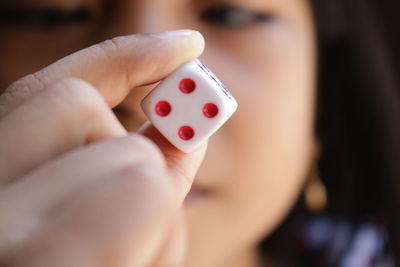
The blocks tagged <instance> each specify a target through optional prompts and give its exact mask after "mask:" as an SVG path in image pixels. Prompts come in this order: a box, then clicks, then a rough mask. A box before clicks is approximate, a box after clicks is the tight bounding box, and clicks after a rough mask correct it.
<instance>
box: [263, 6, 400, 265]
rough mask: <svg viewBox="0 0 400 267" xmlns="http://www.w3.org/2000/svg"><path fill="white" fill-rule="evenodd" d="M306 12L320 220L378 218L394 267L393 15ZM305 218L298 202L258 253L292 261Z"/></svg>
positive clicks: (398, 100) (399, 193)
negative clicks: (312, 51) (314, 71)
mask: <svg viewBox="0 0 400 267" xmlns="http://www.w3.org/2000/svg"><path fill="white" fill-rule="evenodd" d="M376 2H378V1H376ZM311 5H312V9H313V11H314V18H315V25H316V32H317V40H318V72H319V73H318V86H317V87H318V93H317V94H318V100H317V119H316V123H315V129H316V135H317V137H318V138H319V140H320V142H321V146H322V154H321V158H320V160H319V162H318V166H319V175H320V177H321V180H322V181H323V183H324V184H325V186H326V189H327V195H328V198H329V199H328V206H327V208H326V210H325V214H327V215H329V216H330V217H333V218H340V219H341V220H346V221H348V222H350V223H354V224H357V223H362V222H363V221H365V220H368V219H369V218H371V217H374V218H379V219H380V220H381V222H382V223H383V224H384V225H385V227H386V228H387V229H388V249H389V250H390V251H391V254H392V255H393V258H394V259H395V262H400V91H399V90H398V84H399V83H398V80H397V77H398V75H397V74H398V73H396V70H397V71H398V70H399V69H398V68H396V67H398V64H399V63H400V59H399V49H397V50H396V48H398V47H400V46H399V45H398V44H399V42H398V41H399V40H398V39H395V38H396V35H395V34H394V27H390V25H396V24H395V23H394V19H395V16H397V14H396V12H394V10H396V9H395V8H394V7H393V5H390V3H386V1H380V2H378V3H372V2H369V1H365V0H364V1H363V0H311ZM397 10H398V9H397ZM391 15H392V16H393V17H390V16H391ZM392 23H393V24H392ZM397 25H398V24H397ZM396 44H397V45H396ZM306 213H307V212H306V210H305V208H304V205H303V204H302V200H301V198H299V201H298V203H297V204H296V206H295V208H294V210H293V212H292V213H291V214H290V215H289V216H288V217H287V219H286V221H285V222H284V223H283V224H282V225H281V226H280V227H279V228H278V229H277V230H276V231H275V232H274V233H273V234H272V235H271V236H270V237H269V238H268V239H267V240H265V241H264V243H263V244H262V248H263V249H266V250H268V251H273V252H272V254H273V255H275V256H276V255H282V256H283V257H286V258H288V257H290V256H288V255H292V257H295V256H293V255H297V256H299V255H300V254H299V253H298V252H296V251H294V250H295V249H294V248H293V246H291V244H292V243H294V237H293V236H292V235H291V234H292V233H293V231H292V230H293V224H294V223H296V222H298V220H297V218H299V216H302V215H304V214H306ZM289 228H290V230H288V229H289ZM291 250H292V251H291ZM319 256H321V255H319ZM306 258H307V257H306V256H304V255H300V256H299V258H297V259H294V260H295V261H298V262H301V261H302V259H306ZM319 264H321V261H319ZM324 264H325V263H324ZM296 265H300V266H303V265H302V264H296ZM304 266H312V265H311V264H310V261H307V263H306V264H305V265H304ZM319 266H328V264H326V265H319ZM329 266H334V264H333V265H329Z"/></svg>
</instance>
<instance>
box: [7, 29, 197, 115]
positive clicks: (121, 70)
mask: <svg viewBox="0 0 400 267" xmlns="http://www.w3.org/2000/svg"><path fill="white" fill-rule="evenodd" d="M203 49H204V39H203V37H202V35H201V34H200V33H199V32H197V31H192V30H179V31H172V32H166V33H162V34H158V35H156V34H136V35H129V36H122V37H116V38H113V39H111V40H107V41H104V42H102V43H99V44H96V45H93V46H91V47H89V48H86V49H83V50H80V51H78V52H76V53H74V54H71V55H69V56H67V57H64V58H62V59H60V60H59V61H56V62H55V63H53V64H51V65H49V66H48V67H46V68H44V69H42V70H40V71H38V72H36V73H33V74H30V75H27V76H25V77H23V78H21V79H20V80H18V81H16V82H15V83H13V84H11V85H10V86H9V87H8V88H7V89H6V90H5V92H4V93H3V94H2V95H1V96H0V117H1V116H3V115H4V114H5V113H7V112H8V111H9V110H11V109H12V108H13V107H15V106H17V105H19V104H20V103H22V102H23V101H24V100H25V99H27V98H29V97H31V96H32V95H33V94H35V93H36V92H38V91H40V90H42V89H44V88H46V87H48V86H49V85H50V84H52V83H54V82H56V81H58V80H60V79H63V78H69V77H76V78H80V79H83V80H85V81H87V82H89V83H91V84H92V85H94V86H95V87H96V88H98V90H99V91H100V94H101V95H102V96H103V97H104V98H105V100H106V101H107V103H109V105H110V106H115V105H117V104H119V103H120V102H121V101H122V100H123V99H124V98H125V96H126V95H127V94H128V93H129V91H130V89H131V88H134V87H137V86H140V85H145V84H151V83H154V82H157V81H159V80H161V79H162V78H164V77H165V76H167V75H168V74H169V73H171V72H172V71H174V70H175V69H177V68H178V67H179V66H180V65H182V64H183V63H185V62H187V61H189V60H190V59H193V58H195V57H198V56H199V55H200V54H201V53H202V51H203Z"/></svg>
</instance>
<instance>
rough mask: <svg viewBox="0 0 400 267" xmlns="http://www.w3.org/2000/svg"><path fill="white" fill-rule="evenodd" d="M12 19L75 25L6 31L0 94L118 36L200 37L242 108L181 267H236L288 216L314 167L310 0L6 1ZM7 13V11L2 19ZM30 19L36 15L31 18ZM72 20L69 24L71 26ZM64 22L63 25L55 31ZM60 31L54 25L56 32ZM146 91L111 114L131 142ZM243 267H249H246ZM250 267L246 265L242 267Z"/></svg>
mask: <svg viewBox="0 0 400 267" xmlns="http://www.w3.org/2000/svg"><path fill="white" fill-rule="evenodd" d="M2 2H3V3H2V4H1V5H3V6H5V7H7V8H9V7H10V8H11V7H12V8H17V9H18V10H21V8H26V9H25V10H30V11H27V12H28V13H29V12H37V11H32V10H33V9H29V8H33V7H34V8H37V9H35V10H41V8H47V7H55V8H57V9H61V10H62V11H65V12H69V13H71V12H72V13H73V11H71V10H74V9H75V8H77V7H83V11H82V12H81V15H80V16H75V17H78V18H80V19H72V20H62V19H58V23H57V25H56V26H49V25H47V24H46V22H45V21H44V22H43V23H34V22H30V21H29V20H26V19H24V16H27V15H24V14H23V15H22V19H20V20H18V21H19V25H5V24H1V25H0V34H1V36H2V37H3V38H2V42H1V50H0V58H1V59H2V60H1V61H0V86H1V88H3V89H4V88H5V87H6V86H7V85H8V84H9V83H11V82H12V81H13V80H16V79H18V78H19V77H20V76H22V75H25V74H27V73H30V72H33V71H35V70H38V69H39V68H42V67H44V66H45V65H47V64H49V63H51V62H52V61H55V60H56V59H58V58H60V57H63V56H65V55H67V54H69V53H71V52H73V51H76V50H78V49H81V48H84V47H86V46H89V45H90V44H93V43H95V42H98V41H101V40H103V39H107V38H110V37H113V36H116V35H127V34H132V33H138V32H160V31H164V30H171V29H178V28H191V29H197V30H199V31H200V32H202V33H203V35H204V37H205V39H206V50H205V52H204V54H203V55H202V57H201V59H202V61H203V62H204V63H205V64H206V65H208V67H210V69H212V70H213V71H214V72H215V74H216V75H217V76H218V77H219V78H220V79H221V80H222V81H223V82H224V83H225V84H226V86H227V88H229V89H230V91H231V92H232V94H233V95H234V96H235V98H236V99H237V101H238V103H239V108H238V110H237V112H236V113H235V115H234V116H233V117H232V118H231V119H230V120H229V121H228V122H227V123H226V124H225V125H224V126H223V127H222V128H221V129H220V130H219V131H218V132H217V133H216V134H215V135H214V136H213V137H212V138H211V139H210V140H209V147H208V152H207V155H206V158H205V160H204V163H203V165H202V167H201V169H200V171H199V173H198V177H197V178H196V179H195V184H194V187H193V190H192V191H191V192H190V193H189V195H188V197H187V199H186V202H185V209H186V215H187V217H188V229H189V251H188V264H187V265H186V266H218V265H220V266H235V264H240V262H245V261H246V260H247V259H251V255H252V253H253V252H254V248H255V247H256V244H257V242H258V241H259V240H260V239H262V238H263V237H264V236H266V235H267V234H268V233H269V232H271V231H272V230H273V229H274V227H276V225H277V224H279V222H280V221H281V220H282V219H283V217H284V216H285V215H286V214H287V213H288V211H289V209H290V207H291V205H292V204H293V202H294V201H295V199H296V197H297V195H298V193H299V191H300V190H301V187H302V184H303V181H304V178H305V177H306V175H307V171H308V167H309V165H310V162H311V160H312V158H313V157H314V153H313V152H314V147H315V145H314V144H315V141H314V136H313V119H314V117H313V116H314V100H315V91H314V78H315V77H314V76H315V69H314V68H315V46H314V45H315V44H314V31H313V24H312V17H311V14H310V7H309V4H308V2H307V1H306V0H168V1H166V0H118V1H100V0H3V1H2ZM1 5H0V7H1ZM28 15H29V14H28ZM71 17H72V16H71ZM56 21H57V19H56ZM53 24H54V20H53ZM150 89H151V86H148V87H143V88H138V89H135V90H133V91H132V93H131V94H130V95H129V96H128V98H126V100H125V101H124V102H123V103H122V104H121V105H120V106H119V107H117V108H116V109H115V111H116V113H117V115H118V117H119V118H120V120H121V121H122V122H123V123H124V125H125V126H126V127H127V128H128V129H129V130H131V131H134V130H135V129H137V128H138V127H139V126H140V125H141V124H142V123H143V122H144V121H145V117H144V115H143V113H142V111H141V110H140V108H139V102H140V100H141V98H142V97H143V96H144V95H145V94H146V93H147V92H148V91H149V90H150ZM245 265H246V264H245ZM247 266H249V265H247Z"/></svg>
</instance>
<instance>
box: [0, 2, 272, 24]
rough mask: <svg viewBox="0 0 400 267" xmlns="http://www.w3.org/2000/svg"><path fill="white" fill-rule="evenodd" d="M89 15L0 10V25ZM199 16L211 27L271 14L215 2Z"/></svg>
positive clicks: (70, 20) (81, 10) (84, 11)
mask: <svg viewBox="0 0 400 267" xmlns="http://www.w3.org/2000/svg"><path fill="white" fill-rule="evenodd" d="M91 18H92V12H91V10H90V8H87V7H78V8H75V9H72V10H68V9H62V8H51V7H49V8H39V9H13V8H11V9H8V10H7V9H5V10H0V25H6V26H47V27H56V26H68V25H74V24H75V25H76V24H81V23H85V22H87V21H89V20H90V19H91ZM199 18H200V20H202V21H204V22H206V23H208V24H212V25H215V26H220V27H231V28H238V27H245V26H250V25H252V24H257V23H263V22H267V21H270V20H271V19H272V16H271V15H270V14H267V13H260V12H254V11H251V10H249V9H246V8H242V7H239V6H233V5H215V6H210V7H207V8H205V9H204V10H202V11H201V12H200V15H199Z"/></svg>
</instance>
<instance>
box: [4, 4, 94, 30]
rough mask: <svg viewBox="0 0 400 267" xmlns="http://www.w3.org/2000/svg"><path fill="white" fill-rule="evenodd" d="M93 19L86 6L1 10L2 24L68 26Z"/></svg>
mask: <svg viewBox="0 0 400 267" xmlns="http://www.w3.org/2000/svg"><path fill="white" fill-rule="evenodd" d="M90 19H91V11H90V9H89V8H86V7H78V8H75V9H72V10H68V9H62V8H51V7H49V8H38V9H35V8H34V9H13V8H11V9H4V10H1V11H0V25H6V26H49V27H55V26H67V25H73V24H80V23H84V22H87V21H89V20H90Z"/></svg>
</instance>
